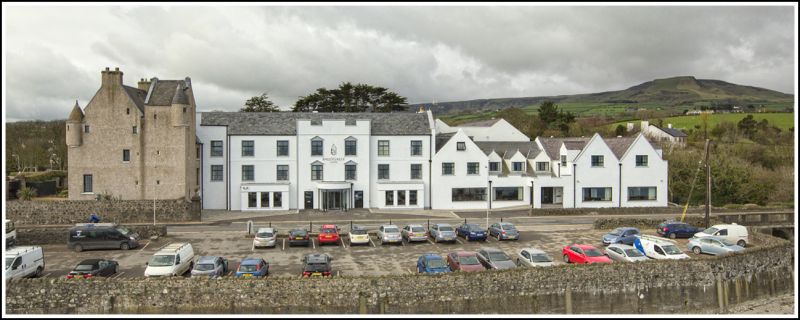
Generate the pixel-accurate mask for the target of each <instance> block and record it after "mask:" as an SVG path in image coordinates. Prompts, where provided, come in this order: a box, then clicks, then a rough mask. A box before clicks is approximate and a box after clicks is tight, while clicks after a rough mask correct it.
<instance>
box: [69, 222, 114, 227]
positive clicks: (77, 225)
mask: <svg viewBox="0 0 800 320" xmlns="http://www.w3.org/2000/svg"><path fill="white" fill-rule="evenodd" d="M75 226H76V227H89V228H91V227H116V226H117V224H116V223H113V222H104V223H76V224H75Z"/></svg>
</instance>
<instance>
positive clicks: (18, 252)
mask: <svg viewBox="0 0 800 320" xmlns="http://www.w3.org/2000/svg"><path fill="white" fill-rule="evenodd" d="M5 256H6V279H10V278H27V277H34V278H35V277H39V276H41V275H42V272H43V271H44V252H43V251H42V247H14V248H11V249H8V250H7V251H6V254H5Z"/></svg>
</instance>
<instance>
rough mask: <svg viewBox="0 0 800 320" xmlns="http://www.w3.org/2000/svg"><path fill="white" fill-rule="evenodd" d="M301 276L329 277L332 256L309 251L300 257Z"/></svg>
mask: <svg viewBox="0 0 800 320" xmlns="http://www.w3.org/2000/svg"><path fill="white" fill-rule="evenodd" d="M300 261H301V262H303V277H304V278H308V277H330V276H331V275H332V273H331V272H332V269H333V268H332V267H331V261H333V257H331V256H330V255H328V254H325V253H309V254H307V255H305V256H304V257H303V258H302V259H300Z"/></svg>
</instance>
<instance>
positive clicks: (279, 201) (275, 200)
mask: <svg viewBox="0 0 800 320" xmlns="http://www.w3.org/2000/svg"><path fill="white" fill-rule="evenodd" d="M272 207H273V208H274V207H283V192H273V193H272Z"/></svg>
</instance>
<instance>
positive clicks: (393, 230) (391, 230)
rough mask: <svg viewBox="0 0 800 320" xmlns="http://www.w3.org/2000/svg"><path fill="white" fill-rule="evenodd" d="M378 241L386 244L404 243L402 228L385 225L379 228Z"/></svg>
mask: <svg viewBox="0 0 800 320" xmlns="http://www.w3.org/2000/svg"><path fill="white" fill-rule="evenodd" d="M378 240H380V241H381V244H384V243H403V236H402V235H401V234H400V228H398V227H397V226H396V225H393V224H384V225H382V226H380V227H379V228H378Z"/></svg>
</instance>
